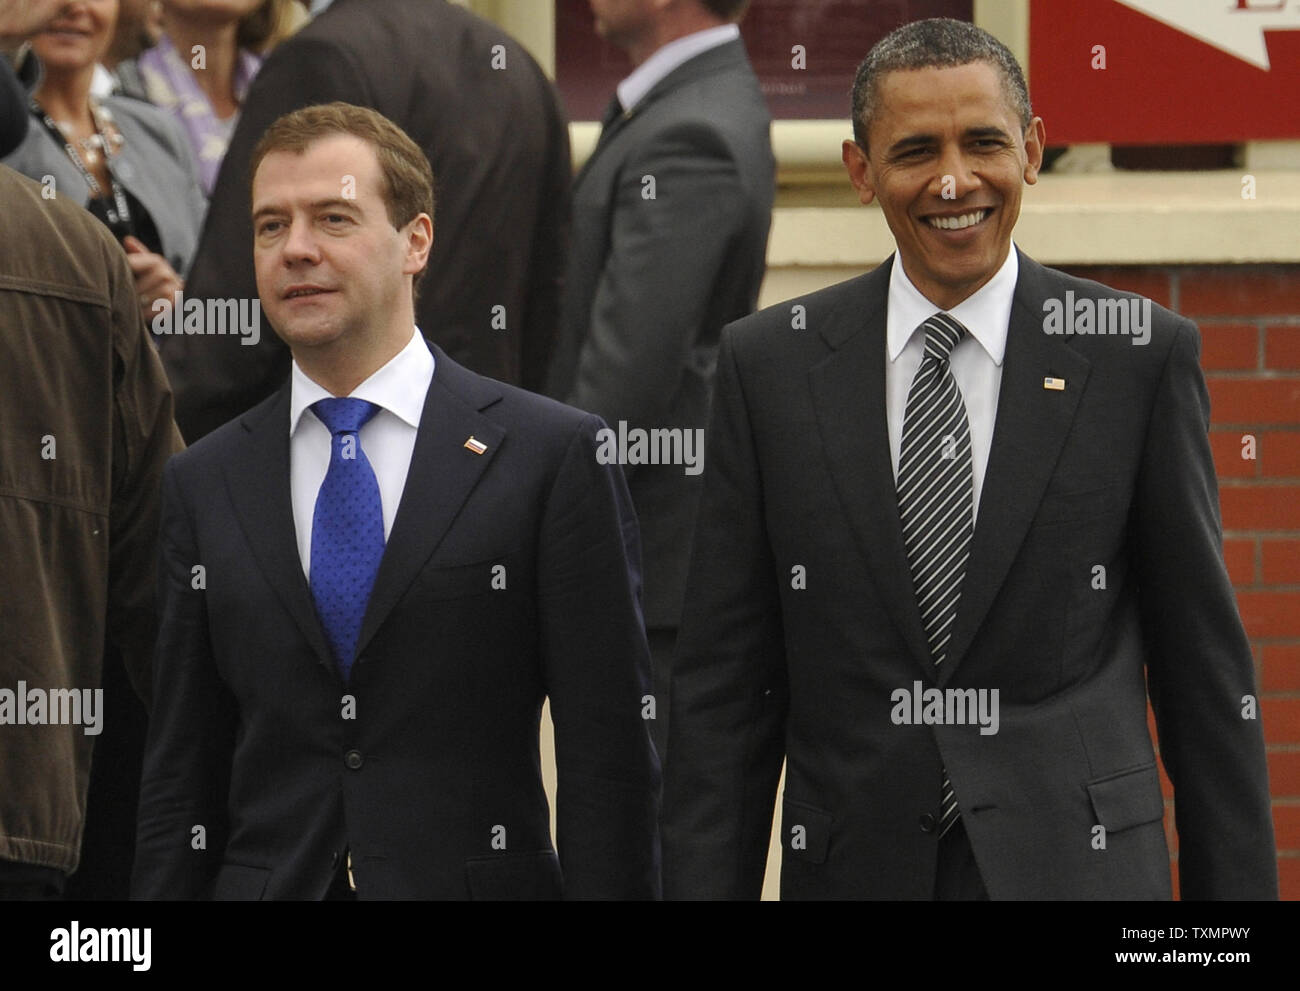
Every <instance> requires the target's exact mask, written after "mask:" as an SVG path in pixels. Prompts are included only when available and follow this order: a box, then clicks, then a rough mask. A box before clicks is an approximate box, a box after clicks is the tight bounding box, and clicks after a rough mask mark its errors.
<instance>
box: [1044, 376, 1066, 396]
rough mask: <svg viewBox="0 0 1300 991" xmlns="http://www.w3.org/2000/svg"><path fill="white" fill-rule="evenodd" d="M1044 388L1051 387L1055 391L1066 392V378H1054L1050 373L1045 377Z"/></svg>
mask: <svg viewBox="0 0 1300 991" xmlns="http://www.w3.org/2000/svg"><path fill="white" fill-rule="evenodd" d="M1043 388H1044V389H1051V390H1052V391H1053V392H1064V391H1065V379H1057V378H1052V376H1050V375H1049V376H1047V378H1045V379H1043Z"/></svg>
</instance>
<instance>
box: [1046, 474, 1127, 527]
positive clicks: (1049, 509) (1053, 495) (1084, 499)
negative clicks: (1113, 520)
mask: <svg viewBox="0 0 1300 991" xmlns="http://www.w3.org/2000/svg"><path fill="white" fill-rule="evenodd" d="M1125 495H1126V490H1125V487H1124V486H1123V485H1121V484H1119V483H1118V482H1113V483H1110V484H1108V485H1097V486H1092V487H1089V488H1085V489H1073V488H1066V487H1064V486H1063V487H1061V488H1049V489H1048V490H1047V492H1046V493H1045V494H1044V495H1043V499H1042V501H1041V502H1040V503H1039V504H1038V511H1037V512H1036V513H1035V514H1034V525H1036V526H1042V525H1046V524H1053V523H1075V522H1079V521H1082V520H1092V519H1097V518H1099V517H1102V516H1109V515H1112V514H1114V513H1117V512H1121V511H1125V510H1127V509H1128V503H1127V500H1126V498H1125Z"/></svg>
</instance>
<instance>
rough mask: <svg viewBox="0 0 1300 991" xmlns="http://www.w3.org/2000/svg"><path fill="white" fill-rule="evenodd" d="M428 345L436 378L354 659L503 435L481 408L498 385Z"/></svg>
mask: <svg viewBox="0 0 1300 991" xmlns="http://www.w3.org/2000/svg"><path fill="white" fill-rule="evenodd" d="M430 349H431V350H432V351H433V354H434V362H435V364H434V373H433V381H432V382H431V383H430V385H429V391H428V393H427V394H426V396H425V400H424V411H423V412H422V413H421V416H420V429H419V432H418V434H417V435H416V438H415V450H414V451H413V452H412V455H411V467H410V469H409V470H408V471H407V475H406V485H405V486H404V487H403V489H402V501H401V503H400V504H399V505H398V507H397V515H396V517H395V518H394V520H393V529H392V532H391V533H390V534H389V536H388V542H387V544H386V545H385V547H384V557H383V560H382V561H381V562H380V565H379V574H378V575H377V576H376V577H375V586H374V588H373V589H372V590H371V593H370V602H369V604H368V605H367V607H366V615H365V618H364V619H363V620H362V623H361V634H360V636H359V637H358V639H357V654H358V656H360V654H361V653H362V651H364V650H365V648H366V645H367V644H368V643H369V642H370V640H371V639H372V638H373V637H374V635H375V633H376V631H377V630H378V629H379V628H380V627H381V626H382V625H383V623H384V620H385V619H387V618H388V615H389V614H390V613H391V612H392V611H393V607H394V606H396V605H397V603H398V602H399V601H400V600H401V598H402V596H403V594H405V592H406V590H407V588H409V587H410V585H411V583H412V582H413V581H414V580H415V578H416V576H417V575H418V574H419V573H420V570H421V569H422V568H424V567H425V565H426V563H427V562H428V560H429V558H430V557H431V556H432V555H433V553H434V551H435V550H436V548H437V546H438V544H439V543H441V541H442V538H443V536H444V535H445V534H446V533H447V530H448V528H449V527H450V526H451V524H452V521H453V520H454V519H455V518H456V515H457V514H458V513H459V512H460V510H461V507H462V505H463V504H464V502H465V500H466V499H467V498H468V497H469V494H470V492H471V491H472V490H473V488H474V486H475V485H476V484H478V480H479V479H480V478H481V477H482V476H483V473H484V472H485V471H487V468H488V466H489V465H490V464H491V463H492V461H493V459H494V458H495V457H496V456H497V452H498V451H499V450H500V447H501V443H502V441H503V440H504V438H505V436H506V432H505V430H504V429H503V428H502V427H500V426H499V425H498V424H497V423H496V422H494V421H493V420H490V419H488V418H487V417H486V416H484V415H483V414H482V412H481V410H483V409H486V408H487V407H489V406H491V405H492V404H493V403H495V402H497V401H499V400H500V398H501V395H502V393H501V389H500V387H499V385H498V384H497V383H495V382H492V380H490V379H485V378H481V377H480V376H478V375H475V374H473V373H472V372H469V371H467V370H465V369H464V368H461V367H460V366H459V365H457V364H455V363H454V362H452V360H451V359H450V358H448V357H447V356H446V354H444V353H443V352H442V350H441V349H440V348H438V347H437V346H435V345H430ZM470 437H473V438H474V439H475V440H477V441H478V442H480V443H481V444H483V445H486V448H487V449H486V450H485V451H484V452H483V453H482V454H475V453H474V452H473V451H472V450H470V449H468V448H466V447H465V442H466V441H467V440H468V439H469V438H470ZM300 570H301V569H300Z"/></svg>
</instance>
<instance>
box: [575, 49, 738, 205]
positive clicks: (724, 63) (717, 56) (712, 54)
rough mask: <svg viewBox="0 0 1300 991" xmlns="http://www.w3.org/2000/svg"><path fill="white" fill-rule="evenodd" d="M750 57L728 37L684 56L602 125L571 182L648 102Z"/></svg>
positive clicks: (578, 177)
mask: <svg viewBox="0 0 1300 991" xmlns="http://www.w3.org/2000/svg"><path fill="white" fill-rule="evenodd" d="M748 64H749V59H748V57H747V56H746V55H745V46H744V43H743V42H742V41H740V40H739V39H736V40H735V41H728V42H726V43H725V44H721V45H718V46H717V47H716V48H710V49H708V50H707V51H704V52H701V53H700V54H699V55H696V56H695V57H694V58H691V59H687V60H686V61H685V62H683V63H682V64H681V65H679V66H678V67H677V68H676V69H674V70H673V71H672V72H670V73H668V75H666V76H664V77H663V79H661V80H659V82H657V83H655V84H654V86H652V87H650V89H649V90H648V91H647V92H646V95H645V96H643V97H642V98H641V99H640V100H638V101H637V104H636V106H634V107H632V108H631V109H630V110H624V111H623V113H621V114H620V115H619V116H618V117H616V118H614V120H613V122H612V123H611V124H610V125H609V126H607V127H604V128H602V129H601V132H600V138H599V140H598V141H597V142H596V147H595V148H594V149H593V150H592V153H591V155H590V156H588V158H587V161H586V162H584V163H583V166H582V168H581V169H580V170H579V171H578V175H577V178H575V179H574V185H575V186H576V185H577V184H578V183H580V182H582V179H583V177H584V176H585V175H586V174H587V171H588V170H589V169H590V168H591V165H592V163H593V162H595V161H596V159H597V158H598V157H599V156H600V154H601V152H603V151H604V150H605V149H606V148H607V147H609V145H610V143H611V142H612V141H613V140H614V138H615V137H617V136H618V134H619V133H620V132H622V131H623V129H624V128H626V127H627V126H628V123H629V122H630V121H632V120H633V119H634V118H636V117H638V116H640V115H641V114H642V113H644V112H645V110H646V108H647V107H649V106H651V105H652V104H653V103H655V102H656V101H657V100H661V99H663V97H664V96H666V95H667V94H668V93H671V92H672V91H673V90H674V89H677V88H678V87H679V86H684V85H685V84H686V83H689V82H691V81H692V80H695V79H699V78H700V77H702V76H708V75H711V74H712V73H715V72H721V71H723V70H726V69H731V68H734V67H735V66H736V65H748Z"/></svg>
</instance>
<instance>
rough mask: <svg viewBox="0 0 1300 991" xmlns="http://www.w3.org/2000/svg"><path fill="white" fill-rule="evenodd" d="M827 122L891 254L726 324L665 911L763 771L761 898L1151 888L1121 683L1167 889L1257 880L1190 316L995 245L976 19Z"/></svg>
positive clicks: (1148, 893)
mask: <svg viewBox="0 0 1300 991" xmlns="http://www.w3.org/2000/svg"><path fill="white" fill-rule="evenodd" d="M854 130H855V138H856V140H854V141H846V142H845V145H844V161H845V164H846V166H847V168H848V171H849V175H850V178H851V179H852V182H853V185H854V186H855V188H856V189H857V191H858V194H859V198H860V200H861V201H862V202H863V203H870V202H872V201H873V200H875V201H878V202H879V203H880V206H881V209H882V210H883V212H884V216H885V220H886V221H887V222H888V224H889V227H890V230H891V232H892V233H893V235H894V239H895V241H896V243H897V245H898V253H897V255H896V256H894V258H893V259H891V260H890V261H887V262H886V263H885V264H884V265H882V266H881V267H880V268H878V269H876V270H875V271H873V272H870V273H868V274H866V275H864V276H861V277H859V278H855V279H852V280H850V281H848V282H844V283H841V284H840V285H837V286H833V287H831V288H829V289H825V290H822V291H821V292H817V293H813V294H811V295H809V296H805V297H803V298H800V299H796V300H792V301H790V302H789V303H785V304H781V305H779V306H775V307H772V308H770V309H768V310H765V311H764V312H762V313H760V314H758V315H756V316H754V317H752V318H750V319H748V320H745V321H742V322H740V323H739V324H736V325H734V326H731V327H729V328H727V330H726V331H724V333H723V339H722V348H721V355H720V357H719V371H718V381H717V391H716V399H715V404H714V410H713V414H712V420H711V427H710V430H711V432H710V434H709V440H708V451H709V466H708V469H707V471H706V477H705V489H704V495H703V501H702V504H701V511H700V520H699V525H698V528H697V537H696V542H695V548H694V553H693V558H692V565H691V579H690V584H689V586H688V592H687V611H686V614H685V617H684V621H683V627H682V641H681V645H680V650H679V654H678V657H677V660H676V663H675V667H674V677H673V685H672V700H673V713H672V718H671V722H670V728H671V739H670V742H669V750H668V755H669V756H668V765H667V769H666V782H665V796H664V802H665V809H664V823H663V833H664V871H665V875H664V877H665V882H664V883H665V895H666V896H667V897H678V898H680V897H718V898H733V897H737V898H752V897H757V895H758V894H759V890H760V887H761V884H762V878H763V865H764V861H765V858H766V853H767V844H768V836H769V828H770V824H771V822H772V803H773V793H774V791H775V788H776V784H777V779H778V776H779V774H780V771H781V763H782V758H783V757H784V758H785V762H786V785H785V793H784V808H783V814H782V818H781V825H780V829H781V837H782V844H783V849H784V855H783V865H782V874H781V890H782V895H783V897H787V898H887V899H931V898H935V899H979V898H986V897H987V898H994V899H1017V898H1021V899H1022V898H1034V899H1048V898H1051V899H1057V898H1154V899H1159V898H1169V897H1170V892H1171V882H1170V873H1169V858H1168V851H1167V849H1166V843H1165V835H1164V831H1163V827H1162V822H1161V816H1162V811H1163V805H1162V799H1161V792H1160V782H1159V777H1158V773H1157V769H1156V763H1155V755H1154V753H1153V750H1152V744H1151V740H1150V738H1149V735H1148V732H1147V721H1146V712H1147V698H1148V694H1149V697H1150V700H1151V704H1152V707H1153V708H1154V711H1155V715H1156V721H1157V726H1158V730H1159V740H1160V749H1161V757H1162V759H1163V762H1164V765H1165V767H1166V769H1167V770H1168V772H1169V776H1170V778H1171V780H1172V782H1173V785H1174V797H1175V801H1176V804H1177V827H1178V836H1179V860H1178V864H1179V875H1180V881H1181V894H1182V896H1183V897H1184V898H1191V899H1203V898H1272V897H1276V893H1277V873H1276V864H1275V860H1274V857H1275V853H1274V849H1273V842H1272V836H1273V831H1272V823H1271V820H1270V812H1269V793H1268V784H1267V777H1266V771H1265V763H1264V747H1263V740H1262V735H1261V732H1260V727H1259V723H1258V721H1257V718H1256V711H1257V709H1256V705H1255V693H1256V688H1255V679H1254V673H1253V668H1252V664H1251V655H1250V650H1249V647H1248V645H1247V642H1246V637H1245V634H1244V632H1243V630H1242V626H1241V622H1240V619H1239V617H1238V614H1237V609H1236V604H1235V602H1234V599H1233V596H1232V590H1231V587H1230V584H1229V581H1228V578H1227V575H1226V572H1225V569H1224V565H1223V560H1222V552H1221V546H1220V540H1221V531H1220V522H1219V513H1218V500H1217V494H1216V487H1215V477H1214V466H1213V463H1212V461H1211V457H1210V448H1209V444H1208V442H1207V435H1206V431H1207V428H1208V412H1209V411H1208V399H1207V394H1206V389H1205V385H1204V381H1203V378H1202V376H1201V374H1200V370H1199V368H1198V365H1197V356H1198V350H1199V340H1198V335H1197V332H1196V328H1195V327H1194V326H1193V325H1192V324H1191V323H1190V322H1188V321H1187V320H1185V319H1183V318H1181V317H1179V316H1177V315H1176V314H1173V313H1171V312H1169V311H1167V310H1164V309H1163V308H1161V307H1158V306H1153V305H1151V303H1150V301H1149V300H1138V299H1137V298H1136V297H1132V296H1130V295H1128V294H1123V293H1117V292H1115V291H1113V290H1110V289H1108V288H1106V287H1105V286H1101V285H1099V284H1097V283H1094V282H1086V281H1083V280H1081V279H1075V278H1071V277H1069V276H1066V275H1064V274H1063V273H1060V272H1056V271H1053V270H1051V269H1047V268H1044V267H1043V266H1041V265H1039V264H1037V263H1035V262H1034V261H1033V260H1032V259H1030V258H1029V257H1028V256H1026V255H1024V254H1023V253H1020V252H1019V251H1018V250H1013V249H1014V245H1013V244H1012V243H1011V231H1012V228H1013V227H1014V225H1015V222H1016V218H1017V216H1018V214H1019V208H1020V197H1021V192H1022V189H1023V184H1024V183H1026V182H1028V183H1032V182H1034V181H1036V179H1037V175H1038V170H1039V167H1040V165H1041V162H1042V155H1043V140H1044V129H1043V123H1042V121H1041V120H1040V119H1038V118H1034V117H1032V115H1031V112H1030V108H1029V98H1028V93H1027V91H1026V89H1025V84H1024V78H1023V75H1022V74H1021V71H1020V68H1019V66H1018V65H1017V64H1016V62H1015V59H1014V58H1013V57H1012V56H1011V54H1010V52H1008V51H1007V50H1006V49H1005V47H1003V46H1002V45H1001V44H1000V43H998V42H997V41H996V40H995V39H993V38H992V36H990V35H988V34H987V33H985V32H983V31H980V30H978V29H976V28H974V27H972V26H971V25H969V24H964V23H961V22H957V21H948V20H935V21H922V22H917V23H913V24H909V25H906V26H904V27H902V28H900V29H899V30H898V31H896V32H894V33H893V34H891V35H889V36H887V37H886V38H885V39H883V40H882V41H881V42H880V43H879V44H878V45H877V46H876V47H875V48H873V49H872V51H871V53H870V54H869V55H868V56H867V59H866V60H865V61H864V62H863V64H862V67H861V68H860V69H859V71H858V77H857V81H856V84H855V87H854ZM1063 309H1068V310H1069V311H1070V319H1071V320H1072V321H1073V322H1072V323H1070V324H1068V325H1067V323H1066V320H1065V318H1064V317H1063V313H1062V310H1063ZM1089 312H1091V313H1092V314H1094V317H1095V319H1093V320H1092V322H1091V323H1090V324H1089V325H1088V327H1087V329H1086V330H1085V328H1084V322H1083V316H1084V315H1086V314H1088V313H1089ZM1101 313H1105V314H1107V316H1106V319H1105V323H1102V321H1101V317H1100V314H1101ZM1121 318H1123V323H1122V324H1121ZM1103 329H1104V331H1105V336H1102V333H1103ZM1071 330H1073V331H1074V333H1070V331H1071ZM1144 673H1145V681H1144Z"/></svg>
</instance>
